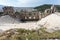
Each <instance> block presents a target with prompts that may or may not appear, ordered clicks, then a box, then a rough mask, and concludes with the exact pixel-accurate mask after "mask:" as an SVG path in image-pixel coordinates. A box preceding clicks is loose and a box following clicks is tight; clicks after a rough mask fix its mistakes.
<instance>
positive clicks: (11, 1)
mask: <svg viewBox="0 0 60 40" xmlns="http://www.w3.org/2000/svg"><path fill="white" fill-rule="evenodd" d="M43 4H56V5H60V0H0V5H5V6H14V7H36V6H39V5H43Z"/></svg>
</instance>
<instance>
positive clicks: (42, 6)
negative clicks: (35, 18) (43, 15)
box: [34, 4, 60, 12]
mask: <svg viewBox="0 0 60 40" xmlns="http://www.w3.org/2000/svg"><path fill="white" fill-rule="evenodd" d="M51 6H52V4H44V5H40V6H37V7H35V8H34V9H37V10H38V11H41V12H44V10H45V9H49V8H50V7H51ZM55 7H56V9H57V10H58V11H59V12H60V5H55Z"/></svg>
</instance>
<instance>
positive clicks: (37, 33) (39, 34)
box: [0, 28, 60, 40]
mask: <svg viewBox="0 0 60 40" xmlns="http://www.w3.org/2000/svg"><path fill="white" fill-rule="evenodd" d="M45 29H46V28H40V29H38V30H25V29H10V30H7V31H5V32H3V33H1V34H0V40H42V39H50V38H60V30H57V31H54V32H52V33H49V32H46V31H45Z"/></svg>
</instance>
